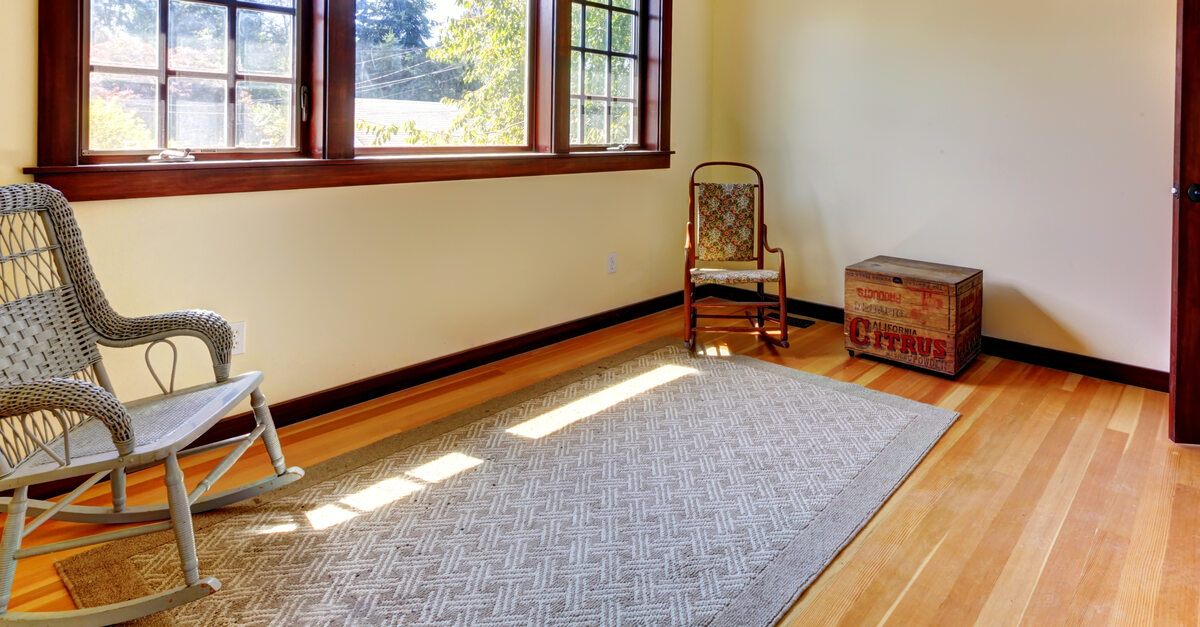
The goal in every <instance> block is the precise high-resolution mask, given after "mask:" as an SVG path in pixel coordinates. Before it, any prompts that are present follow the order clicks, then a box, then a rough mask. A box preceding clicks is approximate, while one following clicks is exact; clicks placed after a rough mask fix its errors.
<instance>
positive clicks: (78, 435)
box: [7, 372, 262, 478]
mask: <svg viewBox="0 0 1200 627" xmlns="http://www.w3.org/2000/svg"><path fill="white" fill-rule="evenodd" d="M260 382H262V374H261V373H259V372H248V373H246V374H242V375H238V376H236V377H232V378H230V379H228V380H226V381H223V382H221V383H207V384H204V385H198V386H195V387H190V388H187V389H184V390H178V391H176V392H174V393H172V394H167V395H158V396H151V397H149V398H144V399H140V400H136V401H133V402H129V403H124V405H125V409H126V410H127V411H128V412H129V423H130V425H131V426H132V427H133V433H134V445H133V452H134V454H142V453H146V452H149V451H153V450H155V449H157V448H160V447H165V446H170V445H172V444H175V443H177V442H182V443H186V442H190V441H191V440H193V439H195V436H196V435H199V434H200V433H203V432H204V431H205V430H207V429H208V428H209V427H210V426H211V425H212V424H213V423H215V422H216V421H217V420H220V419H221V418H222V417H224V416H225V415H226V414H227V413H229V410H230V409H232V407H233V406H234V405H236V404H237V403H238V402H240V401H241V400H242V399H244V398H246V397H247V396H249V395H250V392H251V391H252V390H254V388H255V387H257V386H258V384H259V383H260ZM69 442H70V445H71V457H72V458H73V459H76V460H79V463H94V462H96V461H100V460H103V459H106V458H107V459H115V458H116V457H117V456H118V455H117V450H116V448H114V447H113V441H112V433H111V432H110V431H109V429H108V428H107V427H105V426H104V423H102V422H100V421H98V420H87V421H84V422H83V423H82V424H80V425H79V426H78V427H76V428H74V429H72V430H71V436H70V440H69ZM47 448H49V449H50V450H51V451H53V452H54V453H55V454H57V455H59V456H60V457H62V456H65V452H64V451H63V439H62V438H59V439H57V440H55V441H54V442H51V443H49V444H48V445H47ZM175 448H179V447H175ZM58 468H59V464H58V462H56V461H55V460H54V459H53V458H52V457H51V456H50V455H49V454H47V453H46V452H45V451H38V452H36V453H34V454H33V455H31V456H30V457H29V458H28V459H26V460H25V461H24V462H23V463H22V464H21V465H20V466H19V467H18V468H17V469H16V471H15V472H14V473H13V474H12V475H10V476H9V477H7V478H17V477H21V478H29V477H32V476H33V475H36V474H37V473H39V472H46V471H53V470H57V469H58Z"/></svg>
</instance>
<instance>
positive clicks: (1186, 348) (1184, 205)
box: [1170, 0, 1200, 444]
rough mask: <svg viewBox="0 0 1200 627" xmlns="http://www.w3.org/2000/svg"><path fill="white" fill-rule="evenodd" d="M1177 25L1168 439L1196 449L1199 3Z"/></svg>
mask: <svg viewBox="0 0 1200 627" xmlns="http://www.w3.org/2000/svg"><path fill="white" fill-rule="evenodd" d="M1177 25H1178V33H1177V57H1176V64H1175V67H1176V71H1175V81H1176V84H1175V179H1174V180H1175V189H1174V196H1175V201H1174V210H1173V213H1174V217H1173V226H1172V236H1171V383H1170V392H1171V403H1170V404H1171V419H1170V436H1171V439H1172V440H1173V441H1175V442H1180V443H1186V444H1200V202H1198V201H1194V200H1191V199H1190V198H1189V194H1188V188H1189V187H1191V186H1193V185H1200V0H1179V6H1178V17H1177ZM1196 189H1197V190H1200V187H1198V188H1196Z"/></svg>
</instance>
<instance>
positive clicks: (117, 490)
mask: <svg viewBox="0 0 1200 627" xmlns="http://www.w3.org/2000/svg"><path fill="white" fill-rule="evenodd" d="M108 482H109V485H110V486H111V487H112V506H113V507H112V509H113V512H115V513H118V514H119V513H121V512H123V511H125V469H124V468H118V469H116V470H114V471H113V472H112V475H111V476H109V479H108Z"/></svg>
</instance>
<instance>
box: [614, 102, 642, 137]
mask: <svg viewBox="0 0 1200 627" xmlns="http://www.w3.org/2000/svg"><path fill="white" fill-rule="evenodd" d="M636 123H637V120H636V118H635V117H634V114H633V104H632V103H629V102H614V103H612V136H611V137H610V138H609V140H608V141H609V143H611V144H632V143H634V132H633V129H634V126H635V124H636Z"/></svg>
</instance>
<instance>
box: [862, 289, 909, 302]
mask: <svg viewBox="0 0 1200 627" xmlns="http://www.w3.org/2000/svg"><path fill="white" fill-rule="evenodd" d="M857 290H858V297H859V298H866V299H870V300H882V301H885V302H889V303H897V304H899V303H900V302H901V301H902V300H903V298H901V296H900V295H899V294H893V293H891V292H885V291H883V290H873V289H869V288H863V287H860V288H857Z"/></svg>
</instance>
